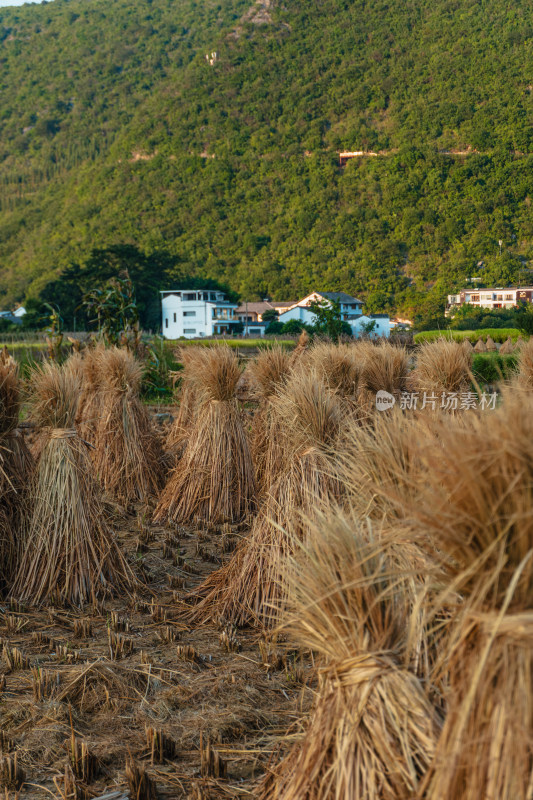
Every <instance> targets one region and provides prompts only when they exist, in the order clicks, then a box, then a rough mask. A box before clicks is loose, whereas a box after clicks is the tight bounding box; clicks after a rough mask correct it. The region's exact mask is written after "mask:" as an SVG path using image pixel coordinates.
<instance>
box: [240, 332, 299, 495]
mask: <svg viewBox="0 0 533 800" xmlns="http://www.w3.org/2000/svg"><path fill="white" fill-rule="evenodd" d="M290 364H291V355H290V354H289V353H288V352H287V350H286V349H285V348H283V347H280V346H279V345H278V346H274V347H271V348H268V349H265V350H262V351H261V352H260V353H259V355H258V356H257V358H255V359H254V360H253V361H252V362H251V363H250V365H249V367H248V371H249V373H250V379H251V382H252V385H253V387H254V389H255V394H256V396H257V397H258V399H259V407H258V409H257V411H256V413H255V414H254V417H253V422H252V435H251V443H250V446H251V451H252V458H253V460H254V465H255V470H256V479H257V485H258V490H259V492H264V491H265V490H266V489H268V486H267V485H265V476H266V475H271V474H272V471H273V469H275V465H276V464H277V463H279V460H280V458H281V453H280V452H279V448H280V447H281V442H280V436H279V431H277V430H276V422H277V415H276V414H275V413H273V407H272V399H273V397H274V396H275V393H276V391H277V389H278V388H279V387H281V386H283V385H284V384H285V383H286V381H287V379H288V377H289V374H290V370H291V366H290Z"/></svg>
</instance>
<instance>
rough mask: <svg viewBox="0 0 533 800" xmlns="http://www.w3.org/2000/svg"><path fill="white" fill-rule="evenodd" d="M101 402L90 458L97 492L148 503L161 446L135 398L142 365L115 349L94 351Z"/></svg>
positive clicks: (159, 475)
mask: <svg viewBox="0 0 533 800" xmlns="http://www.w3.org/2000/svg"><path fill="white" fill-rule="evenodd" d="M97 361H98V363H97V369H98V373H99V375H100V380H101V401H100V407H99V419H98V425H97V429H96V435H95V450H94V453H93V460H94V464H95V468H96V473H97V475H98V479H99V480H100V482H101V484H102V486H103V488H104V489H105V490H106V491H107V492H109V494H111V495H112V496H113V497H115V499H117V500H118V501H119V502H123V503H129V502H144V503H146V502H148V501H150V499H151V498H153V497H154V496H156V495H157V493H158V492H159V489H160V488H161V485H162V481H163V471H162V461H161V459H162V448H161V445H160V442H159V439H158V436H157V434H156V431H155V430H154V428H153V425H152V421H151V419H150V416H149V414H148V411H147V409H146V408H145V406H144V405H143V404H142V402H141V399H140V397H139V391H140V384H141V378H142V373H143V367H142V364H141V363H140V362H139V361H138V360H137V359H136V358H135V357H134V356H133V355H132V354H131V353H130V352H129V351H128V350H122V349H119V348H117V347H112V348H110V349H108V350H100V351H99V352H98V355H97Z"/></svg>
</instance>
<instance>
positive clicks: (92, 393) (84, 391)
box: [67, 344, 105, 444]
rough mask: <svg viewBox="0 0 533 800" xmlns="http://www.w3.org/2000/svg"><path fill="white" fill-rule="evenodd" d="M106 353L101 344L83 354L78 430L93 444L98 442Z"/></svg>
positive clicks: (77, 416)
mask: <svg viewBox="0 0 533 800" xmlns="http://www.w3.org/2000/svg"><path fill="white" fill-rule="evenodd" d="M104 352H105V347H104V346H103V345H101V344H98V345H96V346H95V347H90V348H88V349H86V350H84V352H83V361H82V367H81V393H80V401H79V404H78V412H77V415H76V428H77V430H78V433H79V434H80V436H81V438H82V439H85V441H87V442H90V443H91V444H94V443H95V441H96V430H97V427H98V422H99V419H100V410H101V405H102V375H101V373H100V364H101V358H102V354H103V353H104ZM69 361H70V359H69ZM67 364H68V362H67Z"/></svg>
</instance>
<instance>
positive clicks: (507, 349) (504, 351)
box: [499, 336, 514, 356]
mask: <svg viewBox="0 0 533 800" xmlns="http://www.w3.org/2000/svg"><path fill="white" fill-rule="evenodd" d="M499 352H500V355H501V356H508V355H510V354H511V353H514V344H513V340H512V339H511V337H510V336H508V337H507V339H506V340H505V342H504V343H503V344H502V346H501V347H500V351H499Z"/></svg>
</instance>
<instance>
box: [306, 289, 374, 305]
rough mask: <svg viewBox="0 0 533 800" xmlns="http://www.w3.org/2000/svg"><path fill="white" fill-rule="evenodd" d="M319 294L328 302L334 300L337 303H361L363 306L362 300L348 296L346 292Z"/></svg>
mask: <svg viewBox="0 0 533 800" xmlns="http://www.w3.org/2000/svg"><path fill="white" fill-rule="evenodd" d="M317 294H319V295H320V296H321V297H325V298H326V300H333V301H334V302H337V303H345V304H346V303H359V305H363V301H362V300H358V299H357V297H353V296H352V295H351V294H346V292H317Z"/></svg>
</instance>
